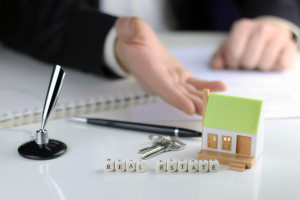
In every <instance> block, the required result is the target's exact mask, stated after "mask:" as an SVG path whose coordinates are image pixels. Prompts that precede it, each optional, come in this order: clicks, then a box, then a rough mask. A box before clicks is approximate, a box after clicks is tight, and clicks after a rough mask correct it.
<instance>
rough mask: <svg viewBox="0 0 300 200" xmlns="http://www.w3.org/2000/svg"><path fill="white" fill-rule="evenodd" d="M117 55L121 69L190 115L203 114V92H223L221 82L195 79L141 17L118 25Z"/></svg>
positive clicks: (123, 18)
mask: <svg viewBox="0 0 300 200" xmlns="http://www.w3.org/2000/svg"><path fill="white" fill-rule="evenodd" d="M115 28H116V31H117V35H118V37H117V40H116V43H115V53H116V56H117V59H118V61H119V63H120V64H121V66H122V67H123V68H124V69H125V70H126V71H128V72H129V73H130V74H132V75H133V76H134V77H135V78H136V80H137V81H138V82H139V83H140V84H141V85H142V87H144V88H145V89H146V90H147V91H148V92H150V93H152V94H157V95H159V96H160V97H161V98H162V99H164V100H165V101H166V102H168V103H170V104H172V105H173V106H175V107H177V108H179V109H181V110H182V111H184V112H185V113H187V114H195V113H197V114H202V90H203V89H205V88H208V89H210V90H211V91H223V90H225V89H226V86H225V84H224V83H222V82H220V81H204V80H199V79H197V78H196V77H194V76H193V75H192V74H191V73H190V72H189V71H187V70H186V69H185V67H184V66H183V65H182V64H181V63H180V62H179V61H178V60H177V59H176V58H175V57H174V56H172V55H171V54H170V53H169V52H168V51H167V50H166V49H165V47H164V46H163V45H162V44H161V43H160V42H159V41H158V39H157V37H156V35H155V33H154V32H153V30H152V29H151V28H150V27H149V26H148V25H147V24H146V23H145V22H144V21H143V20H141V19H140V18H136V17H122V18H119V19H118V20H117V22H116V24H115Z"/></svg>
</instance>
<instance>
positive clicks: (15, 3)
mask: <svg viewBox="0 0 300 200" xmlns="http://www.w3.org/2000/svg"><path fill="white" fill-rule="evenodd" d="M115 20H116V17H113V16H110V15H106V14H103V13H100V12H99V11H98V0H95V1H94V0H72V1H69V0H50V1H48V0H47V1H44V0H42V1H41V0H0V22H1V24H0V26H1V28H0V37H1V40H2V42H3V43H4V44H5V45H7V46H9V47H11V48H13V49H15V50H17V51H20V52H23V53H26V54H28V55H30V56H33V57H35V58H37V59H39V60H42V61H44V62H48V63H52V64H60V65H63V66H68V67H72V68H77V69H81V70H84V71H89V72H93V73H96V74H103V73H107V72H108V71H109V70H108V68H106V67H105V64H104V57H103V56H104V53H103V51H104V41H105V38H106V35H107V33H108V31H109V30H110V28H111V27H112V26H113V25H114V22H115ZM108 73H109V72H108Z"/></svg>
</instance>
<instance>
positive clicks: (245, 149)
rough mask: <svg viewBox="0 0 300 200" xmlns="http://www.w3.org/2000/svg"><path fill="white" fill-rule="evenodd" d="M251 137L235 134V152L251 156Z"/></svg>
mask: <svg viewBox="0 0 300 200" xmlns="http://www.w3.org/2000/svg"><path fill="white" fill-rule="evenodd" d="M251 139H252V138H251V137H247V136H241V135H238V136H237V141H236V153H237V154H243V155H248V156H251Z"/></svg>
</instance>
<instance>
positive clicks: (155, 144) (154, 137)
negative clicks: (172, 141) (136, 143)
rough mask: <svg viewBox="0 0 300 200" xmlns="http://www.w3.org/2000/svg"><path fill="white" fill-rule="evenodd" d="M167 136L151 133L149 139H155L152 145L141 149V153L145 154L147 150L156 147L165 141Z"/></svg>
mask: <svg viewBox="0 0 300 200" xmlns="http://www.w3.org/2000/svg"><path fill="white" fill-rule="evenodd" d="M165 138H167V137H163V136H158V135H150V136H149V139H150V140H152V141H153V143H152V146H150V147H145V148H143V149H140V150H139V153H141V154H143V153H146V152H148V151H150V150H152V149H154V148H156V147H157V145H159V144H160V143H161V141H163V140H164V139H165Z"/></svg>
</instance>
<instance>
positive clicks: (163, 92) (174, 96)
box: [137, 67, 196, 115]
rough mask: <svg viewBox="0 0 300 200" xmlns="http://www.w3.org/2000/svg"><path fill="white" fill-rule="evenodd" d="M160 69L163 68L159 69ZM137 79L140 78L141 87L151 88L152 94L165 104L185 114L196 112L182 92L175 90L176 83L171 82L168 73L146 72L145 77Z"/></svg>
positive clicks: (192, 104)
mask: <svg viewBox="0 0 300 200" xmlns="http://www.w3.org/2000/svg"><path fill="white" fill-rule="evenodd" d="M161 69H165V68H164V67H161ZM137 77H142V78H140V81H141V82H142V85H146V86H148V87H150V88H152V90H153V91H154V93H155V94H157V95H159V96H160V97H161V98H162V99H164V100H165V101H166V102H168V103H170V104H172V105H173V106H175V107H177V108H178V109H180V110H183V111H184V112H185V113H187V114H190V115H191V114H194V113H195V112H196V108H195V106H194V103H193V102H192V101H191V100H190V99H189V98H188V97H187V96H185V95H184V94H183V93H182V91H180V90H178V89H177V88H176V83H175V82H174V81H172V77H171V76H170V75H169V74H168V73H165V72H164V70H162V71H158V70H151V71H148V72H147V76H137Z"/></svg>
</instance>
